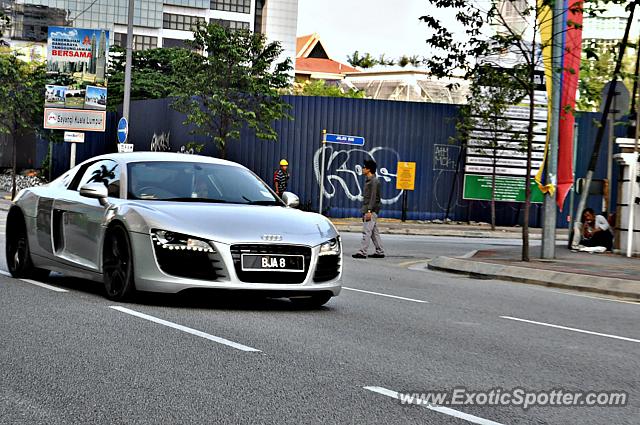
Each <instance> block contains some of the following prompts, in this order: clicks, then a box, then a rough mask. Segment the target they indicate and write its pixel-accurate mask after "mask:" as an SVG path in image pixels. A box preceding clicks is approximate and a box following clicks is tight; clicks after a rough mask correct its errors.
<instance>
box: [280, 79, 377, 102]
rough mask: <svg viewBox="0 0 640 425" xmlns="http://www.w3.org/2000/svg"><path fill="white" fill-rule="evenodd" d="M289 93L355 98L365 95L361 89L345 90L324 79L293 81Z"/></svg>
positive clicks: (361, 97)
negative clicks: (329, 83)
mask: <svg viewBox="0 0 640 425" xmlns="http://www.w3.org/2000/svg"><path fill="white" fill-rule="evenodd" d="M290 93H291V94H293V95H296V96H325V97H351V98H356V99H363V98H364V95H365V93H364V92H363V91H360V90H356V89H353V88H350V89H348V90H346V91H345V90H344V89H343V88H341V87H339V86H336V85H327V83H326V82H325V81H324V80H312V81H305V82H302V83H295V84H294V85H293V89H292V90H291V91H290Z"/></svg>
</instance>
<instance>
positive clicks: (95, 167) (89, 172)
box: [76, 159, 120, 198]
mask: <svg viewBox="0 0 640 425" xmlns="http://www.w3.org/2000/svg"><path fill="white" fill-rule="evenodd" d="M89 183H103V184H104V185H105V186H106V187H107V189H108V191H109V196H110V197H112V198H119V197H120V167H119V166H118V163H117V162H115V161H111V160H109V159H106V160H102V161H98V162H94V163H93V164H91V165H89V167H88V168H87V169H86V170H85V172H84V174H83V175H82V177H81V178H80V180H79V182H78V185H77V188H76V189H77V190H79V189H80V188H81V187H82V186H84V185H85V184H89Z"/></svg>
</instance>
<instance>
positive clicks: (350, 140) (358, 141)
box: [324, 133, 364, 146]
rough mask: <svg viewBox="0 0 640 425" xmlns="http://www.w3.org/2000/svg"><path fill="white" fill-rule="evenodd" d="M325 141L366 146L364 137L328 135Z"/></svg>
mask: <svg viewBox="0 0 640 425" xmlns="http://www.w3.org/2000/svg"><path fill="white" fill-rule="evenodd" d="M324 140H325V142H327V143H337V144H340V145H353V146H364V137H360V136H347V135H344V134H331V133H327V135H326V137H325V139H324Z"/></svg>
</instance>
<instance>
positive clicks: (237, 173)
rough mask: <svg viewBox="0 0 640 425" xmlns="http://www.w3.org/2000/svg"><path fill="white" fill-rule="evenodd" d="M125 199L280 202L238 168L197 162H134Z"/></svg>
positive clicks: (247, 202) (129, 174)
mask: <svg viewBox="0 0 640 425" xmlns="http://www.w3.org/2000/svg"><path fill="white" fill-rule="evenodd" d="M127 170H128V173H127V176H128V179H127V180H128V196H127V197H128V198H129V199H144V200H156V201H180V202H210V203H233V204H251V205H281V202H280V201H279V200H278V199H277V198H276V197H275V196H274V195H273V193H272V192H271V190H269V187H267V186H266V185H265V184H264V183H263V182H262V181H261V180H260V179H259V178H257V177H256V176H255V175H254V174H253V173H251V172H250V171H249V170H247V169H245V168H241V167H234V166H230V165H221V164H203V163H198V162H166V161H153V162H134V163H130V164H128V166H127Z"/></svg>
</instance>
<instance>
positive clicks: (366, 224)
mask: <svg viewBox="0 0 640 425" xmlns="http://www.w3.org/2000/svg"><path fill="white" fill-rule="evenodd" d="M377 168H378V166H377V164H376V163H375V161H373V160H370V159H368V160H366V161H365V162H364V165H363V167H362V174H364V176H365V177H366V181H365V184H364V198H363V200H362V209H361V212H362V243H361V244H360V251H359V252H357V253H355V254H353V255H352V257H353V258H367V251H368V250H369V241H372V242H373V246H374V247H375V248H376V251H375V253H374V254H371V255H369V257H371V258H384V249H383V248H382V241H381V240H380V233H379V232H378V225H377V221H378V213H379V212H380V182H379V181H378V177H376V169H377Z"/></svg>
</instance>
